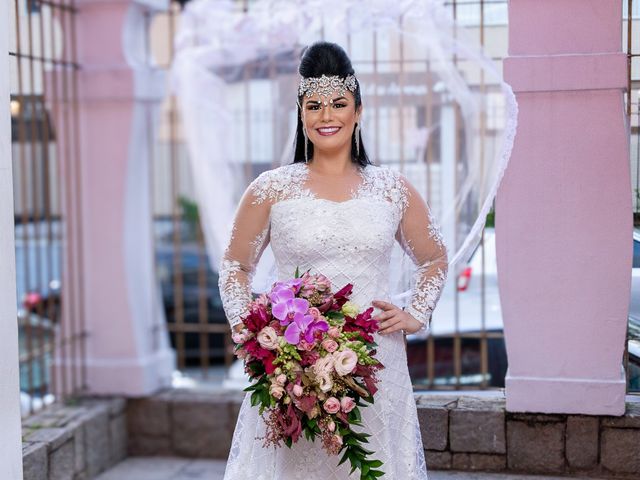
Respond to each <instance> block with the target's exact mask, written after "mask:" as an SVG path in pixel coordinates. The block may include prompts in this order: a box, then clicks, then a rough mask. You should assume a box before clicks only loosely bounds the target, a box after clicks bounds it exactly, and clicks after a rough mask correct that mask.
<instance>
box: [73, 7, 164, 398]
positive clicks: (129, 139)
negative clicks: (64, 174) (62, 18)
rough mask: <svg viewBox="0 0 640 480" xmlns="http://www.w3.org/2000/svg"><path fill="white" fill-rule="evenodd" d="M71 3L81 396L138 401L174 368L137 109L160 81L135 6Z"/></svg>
mask: <svg viewBox="0 0 640 480" xmlns="http://www.w3.org/2000/svg"><path fill="white" fill-rule="evenodd" d="M76 4H77V6H78V7H79V10H80V11H79V14H78V18H77V44H78V56H79V58H78V60H79V63H80V65H81V67H82V68H81V70H80V73H79V77H78V81H79V83H78V91H79V102H80V105H79V112H80V120H81V122H80V135H81V147H80V149H81V152H80V159H81V162H82V189H81V192H78V195H79V198H78V201H79V202H81V206H82V225H81V228H82V234H83V245H84V262H83V271H82V272H81V276H80V278H81V279H82V288H83V289H84V290H83V293H82V294H83V296H84V299H85V313H84V314H85V318H86V324H87V331H88V340H87V372H88V387H89V389H90V391H91V392H93V393H108V394H112V393H120V394H127V395H144V394H148V393H151V392H153V391H155V390H157V389H159V388H161V387H164V386H167V385H169V384H170V379H171V373H172V371H173V366H174V355H173V351H172V350H171V349H170V348H169V346H168V342H167V334H166V330H164V329H162V328H161V329H160V330H159V329H157V328H154V326H157V325H158V324H160V325H164V323H163V322H164V315H163V311H162V308H161V305H160V302H159V297H158V295H159V292H158V289H157V284H156V279H155V275H154V266H153V255H154V253H153V238H152V228H153V227H152V212H151V203H150V202H151V193H150V192H151V178H150V172H149V164H150V161H151V152H149V151H148V147H149V138H153V132H152V131H150V129H152V128H153V125H152V122H149V121H148V120H149V118H148V117H147V116H146V112H147V108H149V107H148V106H145V102H146V104H148V102H149V100H156V98H155V97H154V95H158V94H157V93H155V92H158V91H160V92H161V91H162V89H161V88H158V87H159V85H162V80H163V79H162V78H157V74H155V72H154V71H153V70H151V69H149V68H148V67H147V62H146V60H145V58H144V51H143V46H144V45H145V38H144V37H145V36H146V35H147V31H146V29H145V24H146V22H145V19H144V16H143V13H144V9H143V7H142V6H141V5H139V4H136V3H134V2H130V1H109V2H102V1H96V0H80V1H78V2H76ZM160 95H161V93H160ZM72 234H73V232H72Z"/></svg>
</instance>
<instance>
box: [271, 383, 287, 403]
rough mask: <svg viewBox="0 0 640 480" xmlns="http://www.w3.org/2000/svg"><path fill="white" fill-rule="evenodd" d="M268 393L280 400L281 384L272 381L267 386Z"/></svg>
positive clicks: (281, 393) (282, 390) (282, 389)
mask: <svg viewBox="0 0 640 480" xmlns="http://www.w3.org/2000/svg"><path fill="white" fill-rule="evenodd" d="M269 393H270V394H271V395H272V396H273V397H274V398H277V399H278V400H280V399H281V398H282V395H284V387H283V386H282V385H278V384H277V383H272V384H271V386H270V387H269Z"/></svg>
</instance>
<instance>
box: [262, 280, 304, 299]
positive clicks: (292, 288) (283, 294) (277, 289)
mask: <svg viewBox="0 0 640 480" xmlns="http://www.w3.org/2000/svg"><path fill="white" fill-rule="evenodd" d="M301 285H302V279H301V278H294V279H291V280H288V281H286V282H276V283H274V284H273V288H272V289H271V293H270V294H269V298H270V299H271V301H272V302H273V303H280V302H283V301H285V300H288V299H290V298H293V297H294V296H295V295H296V294H297V293H298V291H299V290H300V286H301Z"/></svg>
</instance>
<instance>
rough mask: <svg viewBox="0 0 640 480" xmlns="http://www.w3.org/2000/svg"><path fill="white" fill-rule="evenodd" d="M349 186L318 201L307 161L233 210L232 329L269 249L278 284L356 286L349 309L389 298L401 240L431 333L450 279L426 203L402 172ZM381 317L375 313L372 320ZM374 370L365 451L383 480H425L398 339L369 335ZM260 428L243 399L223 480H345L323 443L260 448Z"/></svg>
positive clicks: (286, 169) (361, 170)
mask: <svg viewBox="0 0 640 480" xmlns="http://www.w3.org/2000/svg"><path fill="white" fill-rule="evenodd" d="M354 178H355V180H354V182H353V186H352V188H348V189H347V191H341V190H343V188H342V187H341V186H338V185H337V184H328V187H327V184H326V183H325V184H323V185H322V192H323V195H322V196H321V195H320V194H319V193H318V192H319V191H320V186H317V185H316V184H315V182H314V180H313V177H312V175H311V174H310V169H309V166H308V165H306V164H304V163H294V164H289V165H284V166H281V167H278V168H275V169H272V170H269V171H266V172H264V173H262V174H261V175H260V176H258V177H257V178H256V179H255V180H254V181H253V182H252V183H251V184H250V186H249V187H248V189H247V191H246V192H245V194H244V196H243V197H242V200H241V202H240V205H239V207H238V210H237V213H236V217H235V221H234V226H233V233H232V236H231V240H230V242H229V245H228V247H227V249H226V250H225V254H224V257H223V259H222V261H221V265H220V269H219V270H220V291H221V293H222V300H223V306H224V308H225V310H226V313H227V317H228V318H229V321H230V323H231V324H232V325H235V324H237V323H239V322H240V316H241V315H242V314H243V313H245V311H246V307H247V304H248V302H249V301H250V299H251V289H250V285H251V278H252V275H253V274H254V272H255V265H256V263H257V262H258V260H259V258H260V255H261V253H262V252H263V251H264V248H265V247H266V244H267V243H270V244H271V249H272V250H273V253H274V256H275V261H276V266H277V277H278V279H279V280H284V279H287V278H290V277H292V276H293V272H294V271H295V269H296V268H297V267H298V268H299V269H300V271H305V270H307V269H311V271H312V273H321V274H323V275H326V276H327V277H328V278H329V280H330V281H331V283H332V287H333V288H334V289H338V288H341V287H343V286H344V285H345V284H347V283H352V284H353V286H354V288H353V294H352V297H351V299H352V301H354V302H355V303H356V304H358V305H359V306H360V308H368V307H369V306H370V304H371V301H372V300H374V299H376V300H385V301H390V298H389V268H390V261H391V255H390V253H391V249H392V247H393V246H394V243H395V242H396V241H397V242H400V244H401V245H402V247H403V249H405V250H406V251H407V253H409V255H410V257H411V258H412V259H413V260H414V262H416V266H417V268H416V278H415V279H414V282H413V284H414V287H413V290H412V295H411V303H410V305H409V307H408V310H409V311H410V312H411V313H412V314H413V315H414V316H415V317H416V318H417V319H418V320H419V321H421V322H423V324H424V327H425V328H426V329H427V330H428V329H429V327H430V319H431V314H432V312H433V309H434V308H435V306H436V304H437V302H438V299H439V296H440V293H441V291H442V286H443V285H444V283H445V280H446V277H447V268H448V267H447V266H448V258H447V249H446V246H445V244H444V242H443V241H442V235H441V233H440V229H439V226H438V224H437V223H436V220H435V218H434V216H433V215H432V214H431V211H430V209H429V205H428V204H427V203H426V202H425V201H424V200H423V199H422V197H421V196H420V195H419V194H418V193H417V191H416V190H415V188H414V187H413V186H412V185H411V184H410V183H409V181H408V180H407V179H406V178H405V177H404V176H403V175H401V174H400V173H398V172H397V171H395V170H392V169H390V168H386V167H380V166H375V165H368V166H366V167H358V169H357V175H356V176H355V177H354ZM377 313H379V310H378V309H375V310H374V314H377ZM375 340H376V342H377V343H378V345H379V347H378V358H379V359H380V360H381V362H382V363H383V364H384V365H385V369H384V370H382V371H381V372H380V380H381V381H380V384H379V387H380V389H379V391H378V393H377V394H376V401H375V403H374V404H373V405H371V406H368V407H367V408H365V409H363V423H364V429H365V431H367V432H369V433H371V434H372V436H371V438H370V447H371V448H372V449H373V450H375V452H376V454H375V458H378V459H380V460H382V461H383V462H384V465H383V470H384V471H385V473H386V476H385V478H394V479H395V478H398V479H399V478H402V479H426V478H427V468H426V464H425V459H424V451H423V445H422V440H421V435H420V430H419V425H418V419H417V410H416V404H415V400H414V397H413V388H412V385H411V380H410V378H409V372H408V367H407V357H406V351H405V343H404V337H403V333H402V332H401V331H397V332H394V333H391V334H388V335H378V334H376V335H375ZM263 434H264V422H263V421H262V419H261V417H260V416H259V415H258V410H257V408H254V407H251V405H250V402H249V395H248V394H247V396H246V397H245V399H244V402H243V404H242V407H241V409H240V414H239V417H238V421H237V425H236V430H235V433H234V437H233V444H232V447H231V452H230V456H229V460H228V464H227V470H226V474H225V479H226V480H235V479H238V480H239V479H246V478H252V479H256V480H267V479H268V480H275V479H278V480H289V479H305V480H312V479H318V480H320V479H323V480H324V479H346V478H359V477H358V476H357V472H356V473H354V474H353V476H352V477H349V475H348V473H349V469H350V468H349V466H348V464H347V463H345V464H343V465H341V466H340V467H338V466H337V463H338V460H339V457H333V456H329V455H327V454H326V453H325V452H324V451H323V450H322V448H321V446H320V444H319V443H311V442H308V441H306V440H304V439H302V440H301V441H300V442H298V443H297V444H294V446H293V448H291V449H289V448H287V447H283V448H280V449H274V448H269V449H267V448H264V447H263V446H262V440H260V439H259V438H257V437H261V436H262V435H263Z"/></svg>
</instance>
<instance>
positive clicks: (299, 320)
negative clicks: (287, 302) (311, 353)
mask: <svg viewBox="0 0 640 480" xmlns="http://www.w3.org/2000/svg"><path fill="white" fill-rule="evenodd" d="M327 330H329V324H328V323H327V322H326V321H325V320H324V319H321V318H314V317H313V316H312V315H301V314H296V316H295V317H294V319H293V322H291V323H290V324H289V326H288V327H287V329H286V330H285V332H284V338H285V339H286V340H287V342H289V343H291V344H293V345H297V344H298V343H300V339H301V338H302V337H304V339H305V340H306V341H307V343H313V342H314V334H315V332H326V331H327Z"/></svg>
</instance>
